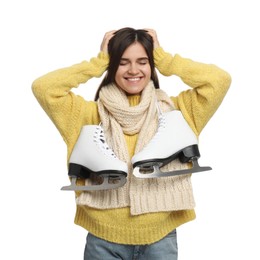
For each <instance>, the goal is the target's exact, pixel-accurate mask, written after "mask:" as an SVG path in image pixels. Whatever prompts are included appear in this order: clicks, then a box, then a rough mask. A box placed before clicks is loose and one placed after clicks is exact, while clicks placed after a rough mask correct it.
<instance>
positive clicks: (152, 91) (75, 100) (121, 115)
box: [33, 28, 231, 260]
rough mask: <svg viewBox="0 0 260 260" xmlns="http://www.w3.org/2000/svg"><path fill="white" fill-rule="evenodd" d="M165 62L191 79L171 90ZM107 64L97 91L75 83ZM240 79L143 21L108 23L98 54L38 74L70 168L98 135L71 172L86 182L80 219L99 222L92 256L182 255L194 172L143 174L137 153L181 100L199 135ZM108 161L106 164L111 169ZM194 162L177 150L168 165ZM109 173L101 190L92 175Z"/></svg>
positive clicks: (40, 94) (86, 224)
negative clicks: (168, 42)
mask: <svg viewBox="0 0 260 260" xmlns="http://www.w3.org/2000/svg"><path fill="white" fill-rule="evenodd" d="M155 67H156V68H157V69H158V71H159V72H160V73H161V74H162V75H167V76H169V75H175V76H178V77H180V78H181V79H182V80H183V82H185V83H186V84H188V85H187V86H188V89H187V90H184V91H182V92H181V93H179V95H178V96H175V97H174V96H171V97H170V96H168V95H167V94H166V92H165V91H163V90H162V89H160V88H159V82H158V77H157V74H156V70H155ZM105 71H106V75H105V77H104V79H103V80H102V82H101V84H100V86H99V89H98V91H97V94H96V98H95V101H86V100H85V99H83V98H82V97H80V96H78V95H75V94H74V93H73V91H72V90H73V88H76V87H77V86H79V85H80V84H82V83H86V82H87V81H88V80H89V79H91V78H93V77H100V76H101V75H102V74H103V73H104V72H105ZM205 71H206V72H207V73H205ZM230 83H231V78H230V75H229V74H228V73H227V72H225V71H223V70H222V69H220V68H219V67H217V66H215V65H208V64H204V63H199V62H195V61H192V60H190V59H186V58H183V57H181V56H180V55H178V54H176V55H174V56H172V55H171V54H169V53H167V52H165V51H164V50H163V48H162V47H160V44H159V41H158V39H157V35H156V32H155V31H154V30H150V29H145V30H144V29H142V30H136V29H133V28H122V29H120V30H118V31H110V32H108V33H106V34H105V36H104V38H103V41H102V44H101V50H100V53H99V54H98V56H97V57H94V58H92V59H90V61H84V62H82V63H79V64H76V65H73V66H71V67H68V68H64V69H60V70H56V71H53V72H51V73H48V74H46V75H44V76H42V77H41V78H39V79H37V80H35V81H34V83H33V92H34V94H35V96H36V98H37V100H38V101H39V103H40V104H41V106H42V107H43V108H44V110H45V112H46V113H47V114H48V115H49V117H50V118H51V119H52V121H53V122H54V123H55V126H56V127H57V128H58V130H59V131H60V133H61V135H62V137H63V139H64V141H65V143H66V145H67V151H68V159H69V161H68V162H67V163H68V165H69V174H70V173H71V172H70V170H71V167H70V166H71V165H72V163H74V166H75V162H71V161H70V157H72V156H71V155H72V154H73V155H74V154H75V153H74V152H75V149H77V148H78V147H79V146H80V145H82V143H80V145H79V142H81V140H83V141H82V142H84V138H86V140H87V141H88V144H89V145H87V146H86V145H84V144H83V147H84V148H86V149H87V147H93V149H91V150H89V151H88V152H84V153H78V156H76V157H78V158H76V159H77V160H78V161H77V165H76V167H73V168H74V169H76V170H75V171H74V172H73V174H70V176H71V177H72V179H74V182H73V183H74V185H78V184H79V186H80V185H81V187H83V186H84V185H86V188H82V189H84V190H80V191H77V192H76V203H77V211H76V216H75V223H76V224H77V225H80V226H81V227H83V228H85V229H86V230H87V231H88V232H89V233H88V237H87V244H86V247H85V259H93V260H94V259H113V257H114V256H115V255H116V256H118V255H120V258H121V259H128V257H130V258H131V259H132V258H133V257H134V256H136V254H137V253H138V254H139V255H141V257H143V259H150V260H154V259H164V260H168V259H171V260H177V255H178V249H177V248H178V247H177V235H176V228H177V227H179V226H180V225H182V224H184V223H187V222H189V221H191V220H193V219H195V211H194V207H195V200H194V196H193V191H192V185H191V176H190V174H185V175H182V176H181V177H179V176H177V177H176V176H171V177H168V178H163V177H159V176H158V179H156V178H153V179H140V178H136V177H135V176H134V175H133V167H134V165H133V164H132V161H131V159H132V158H133V156H134V155H135V154H138V153H139V152H140V151H144V150H145V149H144V147H145V146H146V145H147V144H148V143H149V142H150V141H151V140H152V139H153V137H154V136H158V135H156V133H157V130H158V129H161V127H163V128H165V124H169V125H171V124H172V122H168V121H167V122H166V121H165V120H163V118H164V117H165V115H166V114H169V113H172V112H176V111H174V110H178V111H179V115H181V116H182V118H183V117H184V118H185V119H186V120H184V121H185V122H186V121H187V122H186V123H187V126H188V127H189V128H188V130H189V132H192V134H193V135H194V136H195V139H196V138H197V136H198V135H199V134H200V132H201V131H202V129H203V128H204V126H205V125H206V123H207V122H208V121H209V119H210V118H211V117H212V115H213V114H214V113H215V111H216V110H217V109H218V107H219V105H220V104H221V101H222V100H223V98H224V97H225V94H226V92H227V90H228V88H229V86H230ZM165 122H166V123H165ZM177 123H179V124H180V122H177ZM174 124H175V122H174ZM93 125H95V126H96V128H98V129H99V131H94V132H93V134H91V135H86V136H84V138H81V137H82V135H81V134H82V129H83V128H84V129H86V128H88V127H89V128H90V127H93ZM158 126H159V127H158ZM174 126H176V124H175V125H174ZM89 128H88V129H89ZM101 128H102V129H101ZM175 128H178V127H175ZM190 128H191V129H190ZM192 130H193V131H192ZM86 132H87V131H86ZM158 133H159V130H158ZM161 133H162V132H160V135H161ZM164 133H165V132H164ZM79 136H80V138H79ZM105 137H106V138H105ZM163 138H164V140H169V139H174V138H175V139H176V140H179V139H182V138H180V136H179V135H178V136H172V132H170V136H169V134H168V132H167V134H166V136H165V134H164V136H163ZM183 139H185V137H184V138H183ZM156 148H157V147H156ZM158 148H159V147H158ZM110 149H112V150H113V152H112V151H111V150H110ZM160 149H163V147H160ZM108 151H109V152H108ZM101 154H102V156H103V158H104V161H103V163H102V162H100V158H101V156H100V155H101ZM90 157H91V167H90V164H89V163H88V161H89V158H90ZM151 159H153V158H151ZM104 162H106V164H104ZM115 162H116V163H115ZM64 163H65V162H64ZM117 164H120V165H122V167H121V168H122V169H125V170H124V171H125V172H124V173H125V175H127V182H122V186H120V187H117V188H112V187H113V186H109V185H110V183H111V182H112V183H113V182H114V181H115V178H117V177H118V172H119V171H118V169H115V168H116V165H117ZM101 165H106V169H103V168H100V166H101ZM189 166H190V164H189V162H187V161H186V162H181V161H179V160H176V161H170V162H167V165H166V169H167V170H169V171H170V172H171V171H174V170H181V169H183V168H185V169H187V168H189ZM77 169H78V170H77ZM82 169H83V171H84V174H81V173H82V172H81V170H82ZM99 177H100V179H102V178H103V179H104V180H105V179H106V180H107V182H106V183H105V185H103V186H100V190H98V189H97V188H98V187H97V186H95V190H93V189H92V190H91V184H92V183H93V182H94V181H96V178H99ZM84 178H85V179H84ZM75 179H76V180H75ZM87 185H90V187H89V189H88V186H87ZM74 187H75V186H74ZM96 187H97V188H96ZM102 187H103V188H104V187H105V189H103V188H102ZM109 187H111V189H108V188H109ZM93 245H95V246H93ZM104 248H105V249H106V250H104ZM126 248H127V249H129V250H126ZM129 252H131V256H129Z"/></svg>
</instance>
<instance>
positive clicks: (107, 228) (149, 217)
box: [32, 47, 231, 244]
mask: <svg viewBox="0 0 260 260" xmlns="http://www.w3.org/2000/svg"><path fill="white" fill-rule="evenodd" d="M154 59H155V64H156V67H157V69H158V70H159V71H160V72H161V73H162V74H163V75H165V76H170V75H176V76H178V77H180V78H181V79H182V80H183V82H185V83H186V84H187V85H188V86H190V89H188V90H187V91H183V92H181V93H180V94H179V95H178V96H177V97H171V98H172V100H173V102H174V105H175V108H176V109H179V110H181V111H182V114H183V115H184V117H185V119H186V120H187V121H188V123H189V125H190V126H191V128H192V129H193V131H194V132H195V133H196V135H199V134H200V132H201V131H202V129H203V128H204V126H205V125H206V123H207V122H208V120H209V119H210V118H211V117H212V115H213V114H214V113H215V111H216V110H217V108H218V106H219V105H220V104H221V102H222V100H223V98H224V96H225V94H226V92H227V90H228V88H229V86H230V83H231V78H230V75H229V74H228V73H226V72H225V71H223V70H222V69H220V68H218V67H216V66H215V65H207V64H203V63H198V62H194V61H192V60H190V59H185V58H182V57H181V56H180V55H175V56H172V55H171V54H168V53H166V52H164V50H163V49H162V48H161V47H159V48H156V49H155V50H154ZM108 61H109V57H108V55H107V54H105V53H103V52H100V53H99V54H98V56H97V57H95V58H92V59H91V60H90V61H89V62H87V61H83V62H82V63H79V64H76V65H73V66H71V67H68V68H64V69H60V70H56V71H54V72H51V73H48V74H46V75H44V76H43V77H41V78H39V79H37V80H35V81H34V82H33V86H32V88H33V93H34V95H35V96H36V98H37V100H38V101H39V103H40V104H41V106H42V108H43V109H44V110H45V112H46V113H47V114H48V116H49V117H50V119H51V120H52V121H53V123H54V124H55V126H56V127H57V129H58V130H59V132H60V134H61V135H62V137H63V139H64V141H65V143H66V145H67V151H68V158H69V157H70V154H71V152H72V149H73V147H74V144H75V143H76V141H77V138H78V135H79V132H80V130H81V127H82V126H83V125H86V124H99V122H100V118H99V115H98V110H97V104H96V102H94V101H86V100H84V99H83V98H82V97H80V96H76V95H75V94H74V93H73V92H72V91H71V89H72V88H75V87H78V86H79V85H80V84H83V83H85V82H87V81H88V80H89V79H90V78H92V77H100V76H101V75H102V74H103V73H104V71H105V70H106V68H107V65H108ZM139 100H140V97H139V96H138V95H136V96H129V103H130V105H132V106H134V105H137V104H138V103H139ZM137 138H138V135H137V134H136V135H131V136H128V135H125V140H126V143H127V146H128V151H129V155H130V156H132V155H133V154H134V149H135V145H136V141H137ZM161 192H164V191H163V190H162V191H161ZM77 195H79V194H77ZM103 199H104V200H105V199H106V198H103ZM118 199H120V198H118ZM194 218H195V211H194V209H189V210H185V209H184V210H178V211H163V212H155V213H147V214H142V215H137V216H132V215H131V214H130V209H129V207H125V208H116V209H105V210H104V209H103V210H101V209H98V208H94V207H88V206H83V205H77V211H76V215H75V223H76V224H78V225H80V226H82V227H83V228H85V229H87V230H88V231H89V232H91V233H93V234H94V235H96V236H98V237H101V238H103V239H106V240H108V241H111V242H115V243H122V244H150V243H153V242H155V241H158V240H160V239H161V238H162V237H164V236H165V235H166V234H167V233H169V232H170V231H172V230H173V229H175V228H176V227H178V226H180V225H181V224H184V223H186V222H188V221H191V220H193V219H194Z"/></svg>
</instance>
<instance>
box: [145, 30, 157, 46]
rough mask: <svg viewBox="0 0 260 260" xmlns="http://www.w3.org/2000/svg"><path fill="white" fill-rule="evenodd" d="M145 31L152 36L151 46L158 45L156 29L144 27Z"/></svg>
mask: <svg viewBox="0 0 260 260" xmlns="http://www.w3.org/2000/svg"><path fill="white" fill-rule="evenodd" d="M144 30H146V31H147V33H148V34H149V35H150V36H151V37H152V38H153V47H154V49H155V48H157V47H159V46H160V44H159V41H158V38H157V34H156V31H155V30H153V29H146V28H145V29H144Z"/></svg>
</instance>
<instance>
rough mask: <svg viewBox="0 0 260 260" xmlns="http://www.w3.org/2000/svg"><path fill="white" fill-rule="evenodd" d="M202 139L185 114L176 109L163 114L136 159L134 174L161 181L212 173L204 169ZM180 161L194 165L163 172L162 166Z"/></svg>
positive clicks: (133, 162) (135, 156)
mask: <svg viewBox="0 0 260 260" xmlns="http://www.w3.org/2000/svg"><path fill="white" fill-rule="evenodd" d="M199 157H200V153H199V148H198V140H197V137H196V135H195V134H194V132H193V131H192V129H191V128H190V126H189V125H188V123H187V122H186V120H185V119H184V117H183V116H182V113H181V111H178V110H174V111H171V112H167V113H164V114H160V115H159V126H158V130H157V132H156V134H155V135H154V137H153V138H152V139H151V141H150V142H149V143H148V144H147V145H146V146H145V147H144V148H143V150H141V151H140V152H139V153H137V154H135V155H134V156H133V157H132V164H133V167H134V171H133V174H134V175H135V176H136V177H138V178H158V177H167V176H176V175H181V174H191V173H195V172H202V171H208V170H212V168H211V167H201V166H200V165H199V163H198V159H199ZM175 159H179V160H180V162H181V163H187V162H191V163H192V168H189V169H182V170H176V171H170V172H162V171H161V170H160V168H161V167H163V166H164V165H166V164H168V163H169V162H171V161H173V160H175Z"/></svg>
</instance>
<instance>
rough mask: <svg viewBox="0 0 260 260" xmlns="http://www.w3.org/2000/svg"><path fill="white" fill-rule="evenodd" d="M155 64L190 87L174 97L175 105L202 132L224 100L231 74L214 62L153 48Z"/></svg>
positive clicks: (166, 74) (164, 73) (163, 71)
mask: <svg viewBox="0 0 260 260" xmlns="http://www.w3.org/2000/svg"><path fill="white" fill-rule="evenodd" d="M154 60H155V66H156V68H157V69H158V70H159V72H160V73H161V74H163V75H165V76H171V75H176V76H178V77H180V78H181V80H182V81H183V82H184V83H185V84H187V85H188V86H189V87H190V88H189V89H187V90H185V91H182V92H180V94H179V95H178V96H177V97H171V98H172V100H173V102H174V104H175V106H176V108H177V109H179V110H181V111H182V113H183V116H184V117H185V118H186V120H187V121H188V122H189V123H190V125H191V127H192V129H193V130H194V132H195V133H196V134H197V135H199V134H200V133H201V131H202V129H203V128H204V126H205V125H206V124H207V122H208V121H209V120H210V118H211V117H212V116H213V114H214V113H215V112H216V110H217V109H218V107H219V106H220V104H221V102H222V101H223V99H224V97H225V95H226V93H227V91H228V89H229V87H230V84H231V77H230V75H229V74H228V73H227V72H226V71H224V70H222V69H220V68H219V67H217V66H215V65H213V64H204V63H199V62H195V61H192V60H190V59H186V58H182V57H181V56H180V55H178V54H176V55H174V56H172V55H171V54H169V53H167V52H165V51H164V50H163V49H162V48H161V47H158V48H156V49H155V50H154Z"/></svg>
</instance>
